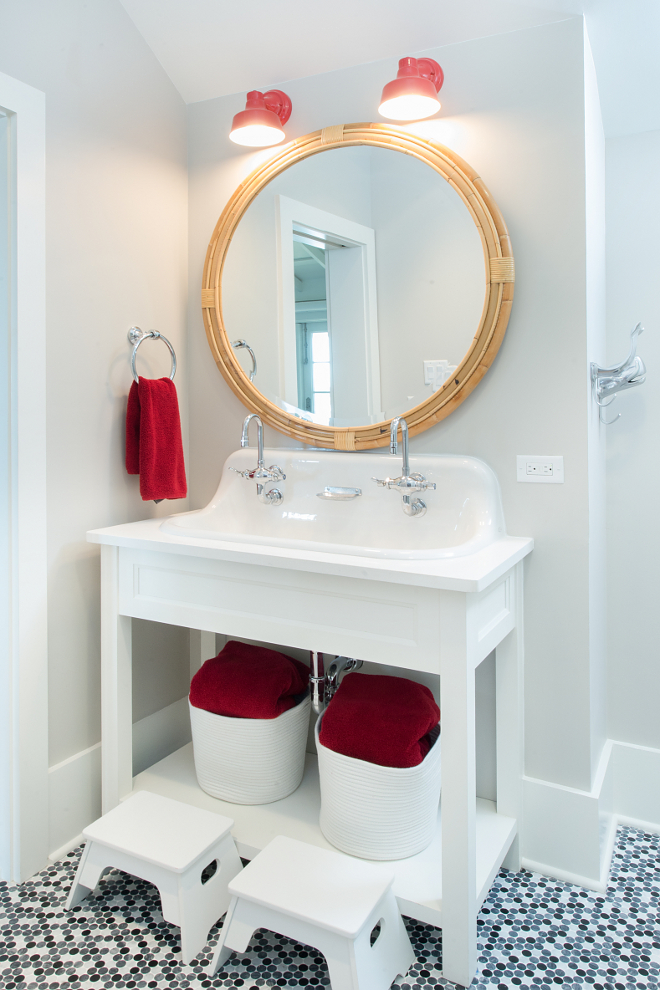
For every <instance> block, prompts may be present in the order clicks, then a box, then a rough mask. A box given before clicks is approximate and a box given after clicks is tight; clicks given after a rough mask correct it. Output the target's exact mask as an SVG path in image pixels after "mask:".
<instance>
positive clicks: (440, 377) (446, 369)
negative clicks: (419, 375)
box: [424, 359, 457, 392]
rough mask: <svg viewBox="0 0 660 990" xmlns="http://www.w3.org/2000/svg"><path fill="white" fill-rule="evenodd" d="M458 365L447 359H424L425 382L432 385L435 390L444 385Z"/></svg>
mask: <svg viewBox="0 0 660 990" xmlns="http://www.w3.org/2000/svg"><path fill="white" fill-rule="evenodd" d="M456 368H457V365H455V364H449V362H448V361H446V360H444V359H443V360H440V361H424V384H425V385H430V386H431V388H432V389H433V391H434V392H437V391H438V389H439V388H441V387H442V384H443V382H445V381H446V380H447V379H448V378H449V376H450V375H452V374H453V373H454V372H455V371H456Z"/></svg>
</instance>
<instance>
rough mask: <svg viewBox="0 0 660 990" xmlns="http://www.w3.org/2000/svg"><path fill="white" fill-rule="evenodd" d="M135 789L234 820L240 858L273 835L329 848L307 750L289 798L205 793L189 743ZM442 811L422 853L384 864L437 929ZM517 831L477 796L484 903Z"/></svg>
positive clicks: (479, 883) (402, 900)
mask: <svg viewBox="0 0 660 990" xmlns="http://www.w3.org/2000/svg"><path fill="white" fill-rule="evenodd" d="M133 789H134V790H146V791H152V792H154V793H156V794H162V795H163V796H164V797H170V798H174V799H175V800H176V801H184V802H185V803H186V804H194V805H195V806H196V807H198V808H206V809H207V810H209V811H215V812H216V814H219V815H226V816H227V817H228V818H233V819H234V823H235V824H234V828H233V829H232V835H233V836H234V839H235V840H236V844H237V846H238V851H239V853H240V854H241V856H242V857H243V858H244V859H252V857H253V856H256V854H257V853H258V852H259V851H260V850H261V849H263V848H264V846H266V845H267V844H268V843H269V842H270V841H271V839H273V838H275V836H276V835H288V836H289V837H290V838H293V839H300V841H301V842H308V843H309V844H310V845H314V846H321V847H322V848H323V849H333V848H334V847H333V846H331V845H330V843H329V842H327V841H326V839H324V837H323V835H322V833H321V829H320V828H319V809H320V807H321V792H320V789H319V772H318V766H317V762H316V757H315V756H312V755H311V754H308V755H307V759H306V762H305V776H304V777H303V781H302V784H301V785H300V787H299V788H298V789H297V790H296V791H294V792H293V794H290V795H289V797H286V798H284V799H283V800H281V801H275V802H273V803H272V804H261V805H259V804H257V805H245V804H230V803H229V802H228V801H219V800H218V799H217V798H213V797H211V796H210V795H209V794H206V793H205V792H204V791H203V790H202V789H201V787H200V786H199V784H198V783H197V778H196V776H195V766H194V762H193V752H192V743H188V745H187V746H183V747H182V748H181V749H179V750H177V751H176V753H172V755H171V756H168V757H166V758H165V759H164V760H161V761H160V762H159V763H155V764H154V765H153V766H152V767H149V769H148V770H144V771H143V772H142V773H141V774H139V775H138V776H137V777H136V778H135V780H134V782H133ZM441 820H442V813H441V810H440V811H439V812H438V828H437V832H436V836H435V839H434V840H433V842H432V843H431V845H430V846H429V847H428V848H427V849H425V850H424V851H423V852H421V853H418V854H417V855H416V856H411V857H410V858H409V859H401V860H397V861H394V862H389V863H387V866H388V869H391V870H392V872H393V873H394V875H395V881H394V893H395V894H396V897H397V901H398V904H399V908H400V910H401V913H402V914H405V915H407V916H408V917H409V918H416V919H417V920H418V921H423V922H425V923H426V924H428V925H434V926H435V927H436V928H442V821H441ZM515 835H516V822H515V819H513V818H508V817H507V816H506V815H499V814H498V813H497V809H496V806H495V802H494V801H486V800H484V799H483V798H477V816H476V847H477V856H476V899H477V905H478V907H481V905H482V904H483V902H484V900H485V898H486V896H487V894H488V891H489V889H490V885H491V884H492V882H493V879H494V877H495V874H496V873H497V871H498V870H499V868H500V866H501V865H502V862H503V861H504V857H505V856H506V854H507V852H508V851H509V848H510V846H511V843H512V842H513V840H514V838H515Z"/></svg>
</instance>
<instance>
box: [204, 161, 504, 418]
mask: <svg viewBox="0 0 660 990" xmlns="http://www.w3.org/2000/svg"><path fill="white" fill-rule="evenodd" d="M484 272H485V268H484V254H483V248H482V244H481V238H480V235H479V232H478V230H477V228H476V226H475V224H474V221H473V220H472V217H471V215H470V213H469V211H468V209H467V207H466V206H465V204H464V203H463V201H462V200H461V198H460V197H459V195H458V194H457V193H456V192H455V190H454V189H452V187H451V186H450V185H449V184H448V183H447V182H446V181H445V180H444V179H443V178H442V177H441V176H439V175H438V174H437V173H436V172H435V171H434V170H433V169H432V168H430V167H429V166H428V165H426V164H425V163H423V162H420V161H417V160H416V159H414V158H413V157H411V156H409V155H403V154H401V153H399V152H397V151H389V150H386V149H382V148H367V147H353V148H351V147H349V148H337V149H332V150H330V151H327V152H324V153H322V154H317V155H314V156H313V157H311V158H309V159H305V160H304V161H301V162H298V163H296V164H295V165H294V166H292V167H291V168H290V169H288V170H287V171H285V172H283V173H282V174H281V175H279V176H277V177H276V178H275V179H274V180H273V181H272V182H270V183H269V184H268V186H267V187H265V188H264V189H263V190H262V191H261V193H260V194H259V195H258V196H257V197H256V199H255V200H254V201H253V202H252V203H251V204H250V206H249V207H248V209H247V211H246V213H245V215H244V217H243V218H242V220H241V222H240V224H239V226H238V228H237V229H236V232H235V234H234V237H233V239H232V243H231V245H230V247H229V249H228V252H227V258H226V261H225V267H224V272H223V281H222V298H223V313H224V319H225V326H226V327H227V332H228V334H229V335H230V337H243V338H245V339H246V340H247V341H248V342H249V343H250V345H251V346H252V347H253V348H254V350H255V353H256V356H257V361H258V364H259V372H258V376H257V378H256V379H255V385H256V386H257V388H258V389H259V390H260V391H261V392H262V393H263V394H264V395H266V397H267V398H269V399H270V400H271V401H273V402H276V403H277V404H279V405H280V406H281V407H282V408H285V409H287V410H288V411H295V414H296V415H299V416H300V417H301V418H305V419H313V420H315V421H317V422H322V423H326V424H329V425H334V426H352V425H366V424H369V423H373V422H379V421H381V420H383V419H387V418H390V417H392V416H395V415H400V414H402V413H404V412H405V411H406V410H408V409H410V408H411V407H412V406H415V405H418V404H419V403H420V402H422V401H424V399H426V398H428V397H429V395H431V394H432V392H433V391H434V390H435V389H437V388H438V387H439V386H440V385H441V382H442V380H443V378H444V377H446V376H447V374H450V373H451V369H452V368H454V367H455V366H457V365H458V364H460V362H461V360H462V358H463V357H464V355H465V353H466V352H467V350H468V349H469V347H470V344H471V342H472V338H473V337H474V335H475V333H476V332H477V329H478V326H479V323H480V319H481V316H482V310H483V304H484V296H485V288H486V283H485V274H484ZM237 357H238V358H239V360H241V363H242V364H243V362H244V367H245V370H246V372H249V370H250V360H249V355H242V354H237Z"/></svg>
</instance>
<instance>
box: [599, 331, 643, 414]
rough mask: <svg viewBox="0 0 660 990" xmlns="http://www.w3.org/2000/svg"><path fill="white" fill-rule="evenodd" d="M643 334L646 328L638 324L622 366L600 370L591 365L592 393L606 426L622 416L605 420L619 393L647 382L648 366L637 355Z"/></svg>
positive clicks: (631, 335) (632, 332)
mask: <svg viewBox="0 0 660 990" xmlns="http://www.w3.org/2000/svg"><path fill="white" fill-rule="evenodd" d="M642 333H644V327H643V326H642V324H641V323H638V324H637V326H636V327H635V328H634V329H633V330H632V331H631V333H630V351H629V353H628V356H627V358H626V359H625V361H622V362H621V364H615V365H612V366H611V367H609V368H600V367H599V366H598V365H597V364H596V363H595V362H592V363H591V393H592V395H593V397H594V401H595V402H596V404H597V405H598V407H599V408H598V415H599V417H600V421H601V423H605V425H606V426H611V425H612V423H615V422H616V421H617V419H619V418H620V416H621V413H618V414H617V415H616V416H615V417H614V419H603V409H605V408H607V406H610V405H611V404H612V403H613V402H614V400H615V399H616V396H617V393H618V392H623V391H624V389H627V388H635V386H636V385H643V384H644V382H645V381H646V365H645V364H644V362H643V361H642V359H641V357H639V356H638V355H637V339H638V337H639V335H640V334H642Z"/></svg>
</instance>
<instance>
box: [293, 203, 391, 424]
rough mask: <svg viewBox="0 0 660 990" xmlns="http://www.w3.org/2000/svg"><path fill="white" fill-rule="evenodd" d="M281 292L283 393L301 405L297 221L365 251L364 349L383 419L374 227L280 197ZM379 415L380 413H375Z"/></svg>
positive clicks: (373, 400) (370, 395)
mask: <svg viewBox="0 0 660 990" xmlns="http://www.w3.org/2000/svg"><path fill="white" fill-rule="evenodd" d="M275 203H276V207H275V209H276V217H277V221H276V233H277V293H278V311H279V313H278V315H279V337H280V393H279V394H280V395H281V396H282V397H283V398H284V399H285V400H286V402H287V403H290V406H293V407H294V408H296V407H297V406H298V370H297V359H296V297H295V291H294V286H295V281H294V270H293V263H294V262H293V230H294V225H295V224H297V223H299V224H305V225H307V226H309V227H312V228H314V229H316V230H323V231H326V232H327V233H329V234H334V235H336V236H337V237H340V238H341V239H342V240H345V241H348V242H350V243H352V244H354V245H355V246H356V247H360V248H361V249H362V256H363V261H362V264H363V271H364V282H365V284H364V348H365V354H366V367H365V371H366V382H365V390H366V395H367V408H368V409H369V410H370V411H371V413H372V414H374V419H373V421H374V422H378V416H380V418H382V416H381V414H380V408H381V407H380V401H381V400H380V358H379V352H378V302H377V293H376V240H375V231H374V230H373V228H372V227H365V226H363V224H361V223H355V222H354V221H353V220H347V219H346V218H345V217H338V216H335V214H334V213H327V212H326V211H325V210H319V209H318V208H317V207H316V206H310V205H309V204H308V203H299V202H298V201H297V200H295V199H290V198H289V197H288V196H281V195H277V196H276V197H275ZM376 413H378V416H376V415H375V414H376Z"/></svg>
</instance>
